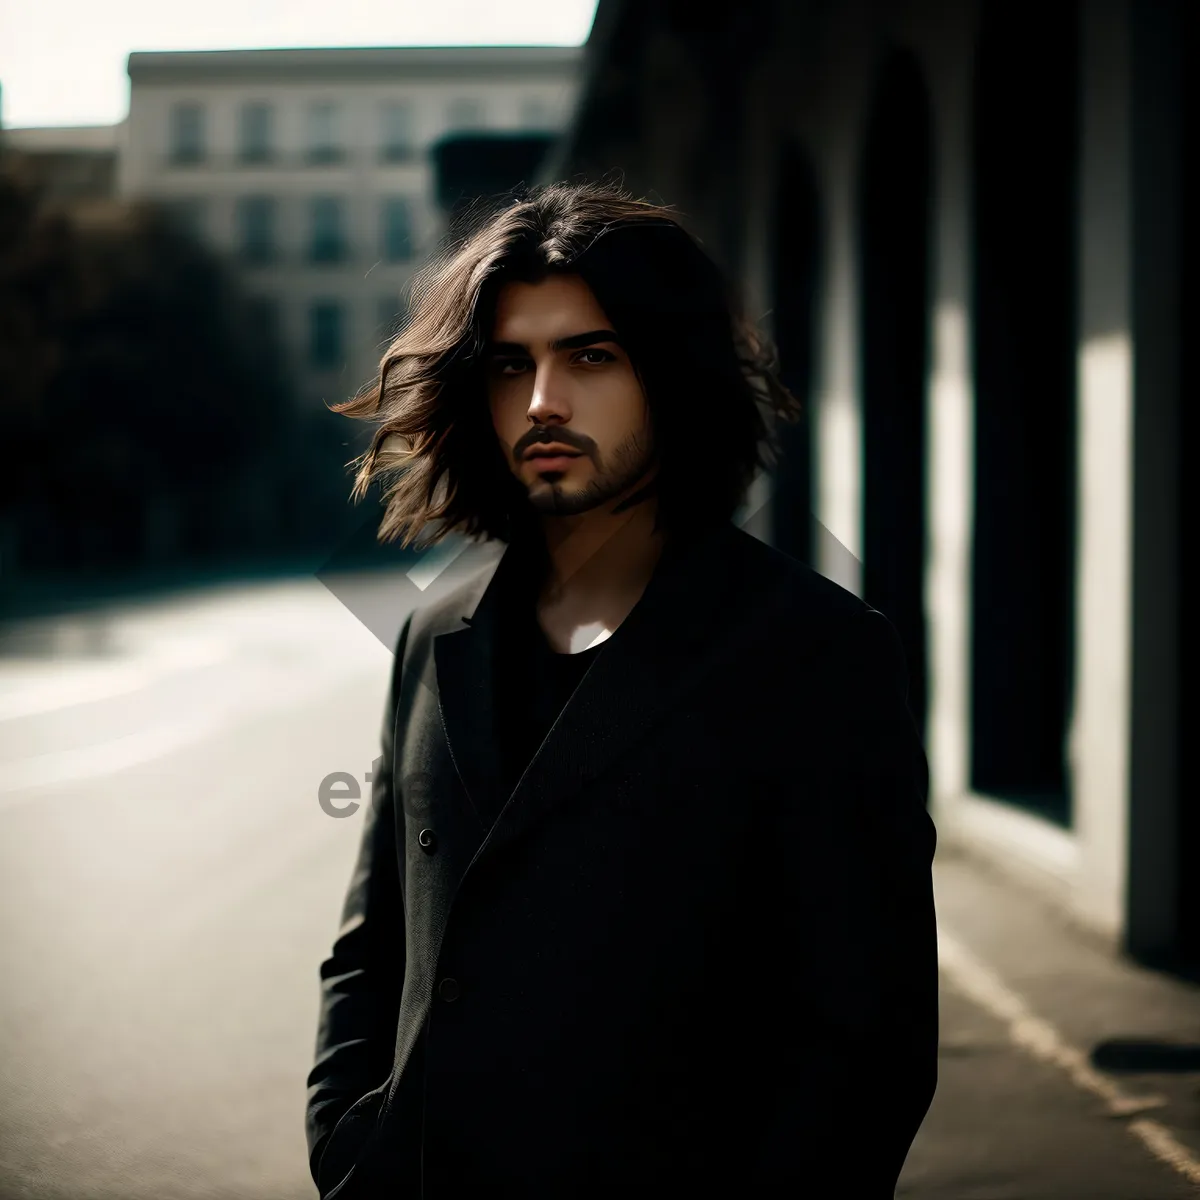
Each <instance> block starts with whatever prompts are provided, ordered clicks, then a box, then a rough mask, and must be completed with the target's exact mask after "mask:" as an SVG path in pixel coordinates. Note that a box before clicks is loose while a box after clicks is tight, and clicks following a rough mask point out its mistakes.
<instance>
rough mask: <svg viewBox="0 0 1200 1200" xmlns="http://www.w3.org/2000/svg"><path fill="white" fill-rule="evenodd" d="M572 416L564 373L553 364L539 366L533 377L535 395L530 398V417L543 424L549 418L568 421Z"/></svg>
mask: <svg viewBox="0 0 1200 1200" xmlns="http://www.w3.org/2000/svg"><path fill="white" fill-rule="evenodd" d="M570 415H571V409H570V405H569V403H568V401H567V389H566V386H565V381H564V380H563V377H562V373H561V372H560V371H558V370H557V369H556V368H555V365H554V364H553V363H547V364H545V365H544V366H539V367H538V368H537V371H536V372H535V374H534V377H533V395H532V396H530V398H529V417H530V419H531V420H533V421H536V422H538V423H539V424H541V423H543V422H544V421H545V420H546V419H547V418H549V417H559V418H562V419H564V420H565V419H566V418H568V417H569V416H570Z"/></svg>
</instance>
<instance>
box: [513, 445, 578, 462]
mask: <svg viewBox="0 0 1200 1200" xmlns="http://www.w3.org/2000/svg"><path fill="white" fill-rule="evenodd" d="M525 457H526V458H527V459H530V458H578V457H579V451H578V450H569V449H567V447H565V446H560V445H557V444H556V445H553V446H535V447H534V448H533V449H532V450H527V451H526V452H525Z"/></svg>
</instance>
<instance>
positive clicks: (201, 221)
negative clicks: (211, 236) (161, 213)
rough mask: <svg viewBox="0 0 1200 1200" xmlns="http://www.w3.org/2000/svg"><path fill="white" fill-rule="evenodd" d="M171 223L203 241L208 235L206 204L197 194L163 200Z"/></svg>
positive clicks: (189, 235) (188, 234)
mask: <svg viewBox="0 0 1200 1200" xmlns="http://www.w3.org/2000/svg"><path fill="white" fill-rule="evenodd" d="M165 207H166V210H167V214H168V216H169V217H170V220H171V224H173V225H174V226H175V228H176V229H178V230H180V231H181V232H182V233H184V234H186V235H187V236H188V237H192V238H196V239H197V240H199V241H204V240H205V238H206V237H207V236H208V205H207V204H206V203H205V201H204V200H202V199H200V198H199V197H198V196H187V197H181V198H178V199H175V200H168V201H166V202H165Z"/></svg>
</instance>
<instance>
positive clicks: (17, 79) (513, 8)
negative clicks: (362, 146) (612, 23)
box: [0, 0, 596, 128]
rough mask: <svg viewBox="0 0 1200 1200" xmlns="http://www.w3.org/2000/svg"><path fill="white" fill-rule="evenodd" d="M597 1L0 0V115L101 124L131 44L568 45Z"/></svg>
mask: <svg viewBox="0 0 1200 1200" xmlns="http://www.w3.org/2000/svg"><path fill="white" fill-rule="evenodd" d="M595 11H596V0H197V2H196V3H172V2H171V0H99V2H98V0H0V87H2V88H3V94H2V98H0V105H2V112H0V118H2V120H3V124H4V125H6V126H9V127H11V128H19V127H22V126H29V125H107V124H109V123H111V122H113V121H119V120H121V119H122V118H123V117H124V116H125V114H126V112H127V111H128V108H129V77H128V76H127V75H126V74H125V59H126V56H127V55H128V54H129V52H130V51H131V50H240V49H257V48H263V47H278V46H438V45H441V46H462V45H489V44H490V45H529V46H535V45H541V46H578V45H581V44H582V43H583V42H584V41H585V40H586V39H587V35H588V31H589V30H590V29H591V26H592V17H593V16H594V14H595Z"/></svg>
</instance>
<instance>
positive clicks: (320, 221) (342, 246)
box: [308, 196, 346, 262]
mask: <svg viewBox="0 0 1200 1200" xmlns="http://www.w3.org/2000/svg"><path fill="white" fill-rule="evenodd" d="M309 216H310V220H311V228H312V234H311V238H310V240H309V245H308V256H309V258H310V259H311V260H312V261H313V262H340V261H341V260H342V259H344V258H345V257H346V237H345V220H344V213H343V211H342V201H341V200H340V199H339V198H338V197H337V196H314V197H313V200H312V204H311V207H310V211H309Z"/></svg>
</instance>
